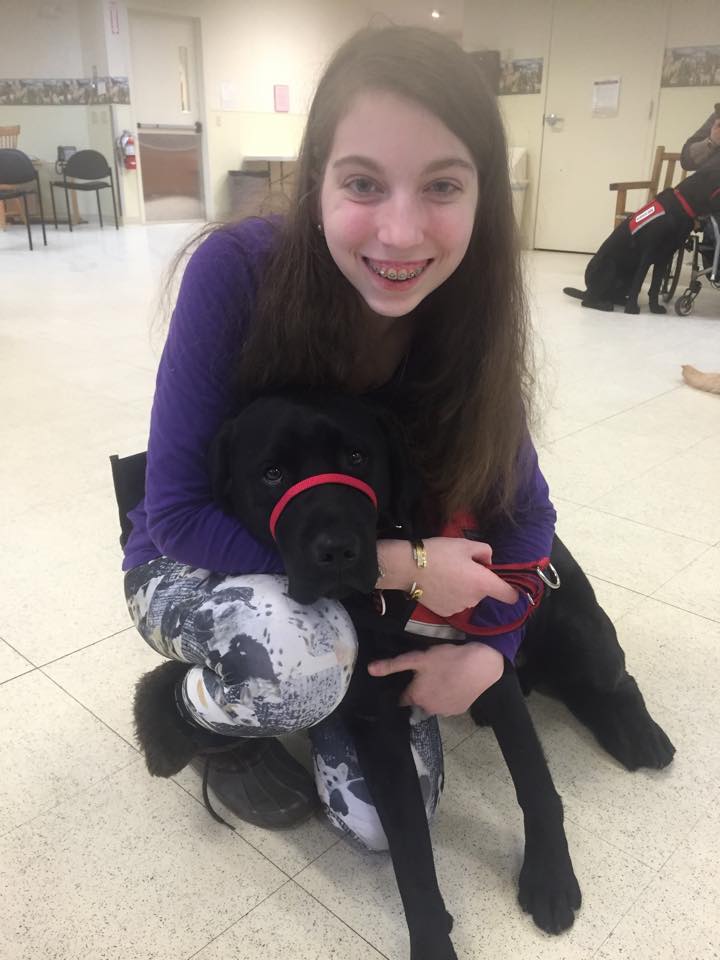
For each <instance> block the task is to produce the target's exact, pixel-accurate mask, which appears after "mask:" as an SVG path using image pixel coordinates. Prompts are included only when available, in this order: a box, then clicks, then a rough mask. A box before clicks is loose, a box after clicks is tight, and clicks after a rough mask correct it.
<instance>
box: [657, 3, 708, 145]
mask: <svg viewBox="0 0 720 960" xmlns="http://www.w3.org/2000/svg"><path fill="white" fill-rule="evenodd" d="M705 44H709V45H718V46H720V2H718V0H673V3H672V5H671V9H670V18H669V23H668V37H667V44H666V46H668V47H692V46H704V45H705ZM718 102H720V86H713V87H664V88H663V89H662V90H660V93H659V101H658V112H657V126H656V131H655V144H656V145H657V144H660V143H661V144H662V145H663V146H664V147H666V148H667V149H668V150H680V149H681V147H682V145H683V143H684V142H685V140H686V139H687V138H688V136H689V135H690V134H691V133H694V132H695V130H697V128H698V127H700V126H701V125H702V123H703V122H704V121H705V120H707V118H708V117H709V116H710V114H711V113H712V109H713V105H714V104H715V103H718Z"/></svg>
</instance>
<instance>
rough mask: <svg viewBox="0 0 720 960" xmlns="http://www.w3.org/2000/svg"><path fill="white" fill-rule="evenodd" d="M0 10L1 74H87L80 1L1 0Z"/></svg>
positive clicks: (29, 76)
mask: <svg viewBox="0 0 720 960" xmlns="http://www.w3.org/2000/svg"><path fill="white" fill-rule="evenodd" d="M0 11H1V13H0V27H1V28H2V41H1V43H0V75H2V76H3V77H14V78H16V79H19V80H26V79H33V78H35V79H44V78H50V77H58V78H64V77H82V76H84V75H85V74H84V72H83V56H82V40H81V30H80V19H79V11H78V0H50V2H48V0H0Z"/></svg>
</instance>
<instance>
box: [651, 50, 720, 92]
mask: <svg viewBox="0 0 720 960" xmlns="http://www.w3.org/2000/svg"><path fill="white" fill-rule="evenodd" d="M661 86H663V87H712V86H720V46H713V47H670V48H669V49H667V50H666V51H665V57H664V60H663V69H662V81H661Z"/></svg>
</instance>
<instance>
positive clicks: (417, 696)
mask: <svg viewBox="0 0 720 960" xmlns="http://www.w3.org/2000/svg"><path fill="white" fill-rule="evenodd" d="M403 670H413V671H414V672H415V676H414V678H413V680H412V681H411V682H410V684H409V685H408V686H407V687H406V689H405V690H404V691H403V695H402V697H401V699H400V704H401V705H402V706H417V707H422V709H423V710H424V711H425V712H426V713H429V714H437V715H438V716H441V717H452V716H455V715H456V714H460V713H465V711H466V710H468V709H469V707H470V705H471V704H472V703H474V702H475V700H477V698H478V697H479V696H480V694H481V693H484V692H485V690H487V688H488V687H490V686H492V684H493V683H495V682H496V681H497V680H499V679H500V677H501V676H502V672H503V656H502V654H501V653H499V652H498V651H497V650H495V649H493V647H488V646H487V645H486V644H484V643H466V644H464V645H463V646H455V645H453V644H450V643H442V644H438V645H437V646H434V647H430V649H429V650H412V651H410V652H409V653H402V654H400V656H399V657H393V658H392V659H391V660H375V661H374V662H373V663H370V664H368V673H369V674H370V675H371V676H372V677H387V676H389V675H390V674H391V673H400V672H401V671H403Z"/></svg>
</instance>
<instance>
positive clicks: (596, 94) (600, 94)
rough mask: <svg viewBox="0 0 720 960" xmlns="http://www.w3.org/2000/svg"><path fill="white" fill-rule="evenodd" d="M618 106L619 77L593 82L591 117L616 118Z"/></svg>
mask: <svg viewBox="0 0 720 960" xmlns="http://www.w3.org/2000/svg"><path fill="white" fill-rule="evenodd" d="M619 104H620V77H607V78H606V79H604V80H593V85H592V115H593V116H594V117H616V116H617V112H618V106H619Z"/></svg>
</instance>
